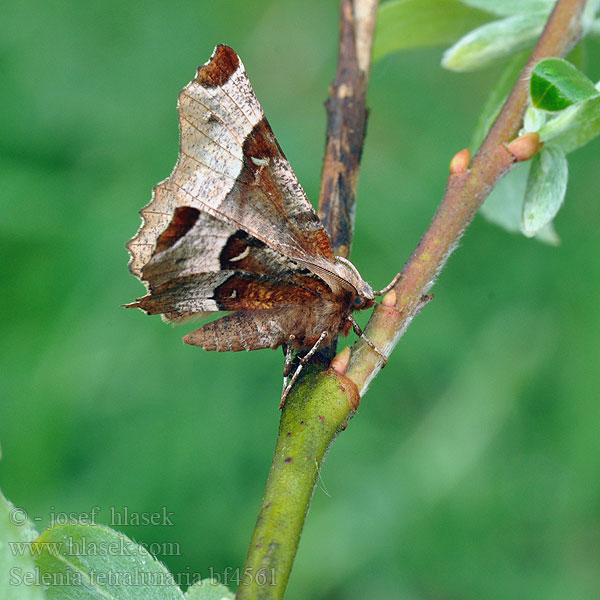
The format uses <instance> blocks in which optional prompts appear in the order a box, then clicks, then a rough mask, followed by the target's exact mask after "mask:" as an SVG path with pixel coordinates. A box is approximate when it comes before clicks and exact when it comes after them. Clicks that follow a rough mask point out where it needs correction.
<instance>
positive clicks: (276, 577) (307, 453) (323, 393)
mask: <svg viewBox="0 0 600 600" xmlns="http://www.w3.org/2000/svg"><path fill="white" fill-rule="evenodd" d="M332 374H333V376H332ZM357 399H358V394H357V391H356V389H355V388H354V387H352V385H351V384H349V382H348V381H347V380H345V379H344V378H342V377H341V376H337V377H336V376H335V372H332V371H329V372H328V373H327V375H325V374H324V373H319V372H312V373H310V374H308V375H307V376H306V377H304V378H303V379H302V381H301V382H300V383H299V384H298V385H296V387H295V388H294V391H293V393H292V394H291V395H290V397H289V398H288V400H287V402H286V404H285V406H284V407H283V410H282V413H281V422H280V425H279V433H278V435H277V443H276V446H275V453H274V456H273V464H272V465H271V471H270V473H269V478H268V481H267V487H266V490H265V495H264V498H263V502H262V506H261V508H260V512H259V514H258V519H257V521H256V527H255V529H254V534H253V535H252V540H251V541H250V549H249V550H248V556H247V558H246V563H245V565H244V570H243V577H242V582H241V584H240V588H239V590H238V593H237V596H236V599H237V600H247V599H252V600H275V599H278V598H283V595H284V593H285V589H286V586H287V582H288V578H289V576H290V571H291V569H292V564H293V562H294V557H295V556H296V551H297V549H298V544H299V542H300V535H301V533H302V528H303V526H304V520H305V518H306V514H307V512H308V508H309V506H310V501H311V498H312V495H313V491H314V488H315V485H316V483H317V479H318V476H319V473H320V470H321V467H322V465H323V461H324V459H325V455H326V454H327V450H328V449H329V447H330V445H331V444H332V443H333V440H334V439H335V438H336V436H337V435H338V433H339V432H340V431H342V430H343V429H344V427H345V425H346V424H347V422H348V421H349V419H351V418H352V416H353V415H354V413H355V412H356V408H357V406H358V402H357Z"/></svg>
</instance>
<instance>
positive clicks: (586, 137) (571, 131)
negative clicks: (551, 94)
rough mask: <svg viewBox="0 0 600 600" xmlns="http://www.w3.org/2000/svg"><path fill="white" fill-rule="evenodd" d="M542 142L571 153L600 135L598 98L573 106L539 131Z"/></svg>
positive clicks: (599, 103)
mask: <svg viewBox="0 0 600 600" xmlns="http://www.w3.org/2000/svg"><path fill="white" fill-rule="evenodd" d="M539 134H540V139H541V140H542V141H543V142H547V141H552V143H553V144H554V145H556V146H559V147H560V148H562V149H563V150H564V151H565V152H567V153H568V152H573V151H574V150H577V149H578V148H581V147H582V146H585V145H586V144H587V143H589V142H591V141H592V140H593V139H594V138H596V137H597V136H598V135H600V96H595V97H594V98H589V99H588V100H584V101H583V102H580V103H578V104H574V105H572V106H570V107H569V108H567V109H566V110H564V111H563V112H561V113H560V114H559V115H558V116H556V117H555V118H553V119H552V120H549V121H547V122H545V123H544V124H543V125H542V126H541V127H540V129H539Z"/></svg>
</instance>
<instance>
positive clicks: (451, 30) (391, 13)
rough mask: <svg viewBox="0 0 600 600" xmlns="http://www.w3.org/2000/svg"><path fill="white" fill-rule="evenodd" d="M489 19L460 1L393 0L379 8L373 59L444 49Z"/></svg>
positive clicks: (486, 15)
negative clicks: (410, 51) (407, 51)
mask: <svg viewBox="0 0 600 600" xmlns="http://www.w3.org/2000/svg"><path fill="white" fill-rule="evenodd" d="M488 20H489V15H488V14H486V13H484V12H482V11H479V10H476V9H474V8H470V7H468V6H465V5H464V4H462V2H460V1H459V0H394V1H393V2H386V3H385V4H382V5H381V6H380V7H379V12H378V15H377V26H376V27H377V28H376V32H375V41H374V45H373V60H374V61H376V60H379V59H381V58H383V57H384V56H387V55H388V54H391V53H392V52H399V51H400V50H406V49H408V48H424V47H428V46H444V45H447V44H451V43H453V42H455V41H456V40H457V39H458V38H459V37H460V36H461V35H464V34H465V33H466V32H467V31H470V30H471V29H473V28H474V27H479V25H481V24H482V23H485V22H486V21H488Z"/></svg>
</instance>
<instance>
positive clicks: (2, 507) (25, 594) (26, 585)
mask: <svg viewBox="0 0 600 600" xmlns="http://www.w3.org/2000/svg"><path fill="white" fill-rule="evenodd" d="M36 535H37V534H36V532H35V531H34V529H33V527H32V526H31V524H30V523H29V520H28V518H27V514H26V513H25V512H24V511H23V510H22V509H20V508H17V507H15V506H13V505H12V504H11V503H10V502H9V501H8V500H7V499H6V498H5V497H4V496H3V495H2V493H0V598H2V600H43V599H44V598H45V596H44V593H43V592H42V588H41V586H39V585H34V583H35V582H36V581H37V577H36V572H35V564H34V562H33V558H32V556H31V551H30V548H31V545H30V544H31V541H32V540H33V539H35V537H36Z"/></svg>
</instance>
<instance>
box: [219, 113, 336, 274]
mask: <svg viewBox="0 0 600 600" xmlns="http://www.w3.org/2000/svg"><path fill="white" fill-rule="evenodd" d="M243 156H244V164H243V167H242V170H241V172H240V174H239V176H238V179H237V182H236V184H235V185H234V187H233V189H232V190H231V192H230V193H229V194H228V196H227V197H226V198H225V200H224V203H223V205H222V208H221V210H223V212H224V213H225V214H227V215H228V216H229V218H231V219H232V220H234V221H236V222H238V223H243V225H242V226H243V227H244V228H245V229H247V230H248V231H249V232H250V233H251V234H252V235H255V236H257V237H260V238H262V239H263V240H264V241H266V242H267V243H268V244H269V245H272V246H273V248H275V249H276V250H278V251H279V252H281V253H282V254H284V255H286V256H289V257H294V258H295V257H296V256H297V257H298V258H302V259H304V260H306V261H307V262H309V263H310V262H314V261H315V260H316V261H317V262H318V261H319V260H321V259H323V258H324V259H325V260H327V261H333V260H334V257H333V252H332V250H331V244H330V242H329V238H328V236H327V233H326V232H325V230H324V229H323V227H322V225H321V222H320V221H319V218H318V216H317V214H316V213H315V212H314V210H313V209H312V208H311V207H310V206H304V205H302V204H301V203H300V202H299V201H298V196H297V195H296V194H303V192H302V189H301V188H300V186H299V184H298V183H297V181H296V179H295V177H294V175H293V173H292V172H291V169H289V166H288V167H287V168H288V169H289V175H288V177H289V179H287V180H285V174H282V173H281V172H276V170H275V169H274V163H275V161H280V162H279V164H281V161H282V159H283V160H285V155H284V153H283V151H282V150H281V147H280V146H279V143H278V142H277V140H276V139H275V135H274V134H273V131H272V129H271V126H270V125H269V123H268V121H267V120H266V119H262V120H261V121H260V122H259V123H258V124H257V125H256V126H255V127H254V129H253V130H252V131H251V132H250V134H249V135H248V137H247V138H246V140H245V142H244V146H243ZM286 164H287V161H286ZM294 185H296V186H297V187H298V189H297V190H295V189H293V186H294ZM290 186H292V187H291V188H290ZM250 203H251V207H249V206H248V204H250ZM249 215H253V216H254V221H253V222H248V216H249ZM275 228H277V230H278V233H277V235H275V231H273V230H274V229H275ZM269 230H271V231H269Z"/></svg>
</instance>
